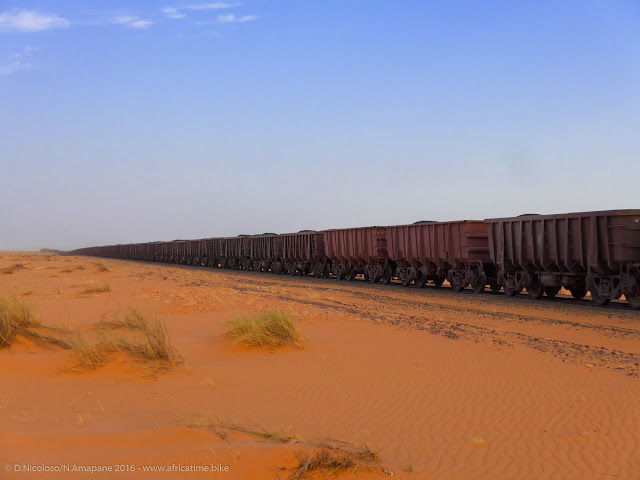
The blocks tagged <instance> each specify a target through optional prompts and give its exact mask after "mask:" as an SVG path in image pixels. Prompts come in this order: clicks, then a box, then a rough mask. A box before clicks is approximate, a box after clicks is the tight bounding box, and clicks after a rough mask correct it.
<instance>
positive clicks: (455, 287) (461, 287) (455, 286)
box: [451, 282, 467, 292]
mask: <svg viewBox="0 0 640 480" xmlns="http://www.w3.org/2000/svg"><path fill="white" fill-rule="evenodd" d="M451 288H453V291H454V292H461V291H463V290H464V289H465V288H467V286H466V285H463V284H461V283H460V284H458V283H455V282H451Z"/></svg>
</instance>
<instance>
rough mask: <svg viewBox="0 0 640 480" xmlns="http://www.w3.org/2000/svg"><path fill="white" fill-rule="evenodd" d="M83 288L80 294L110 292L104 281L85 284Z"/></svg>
mask: <svg viewBox="0 0 640 480" xmlns="http://www.w3.org/2000/svg"><path fill="white" fill-rule="evenodd" d="M83 288H84V290H83V291H82V293H104V292H110V291H111V287H110V286H109V284H108V283H107V282H106V281H105V282H89V283H85V284H84V287H83Z"/></svg>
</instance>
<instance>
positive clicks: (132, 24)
mask: <svg viewBox="0 0 640 480" xmlns="http://www.w3.org/2000/svg"><path fill="white" fill-rule="evenodd" d="M113 23H117V24H119V25H125V26H127V27H129V28H133V29H134V30H144V29H147V28H149V27H150V26H151V25H152V24H153V22H152V21H151V20H143V19H141V18H139V17H136V16H123V17H116V18H114V19H113Z"/></svg>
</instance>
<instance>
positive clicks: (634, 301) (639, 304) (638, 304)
mask: <svg viewBox="0 0 640 480" xmlns="http://www.w3.org/2000/svg"><path fill="white" fill-rule="evenodd" d="M625 296H626V297H627V303H628V304H629V306H630V307H631V308H633V309H634V310H637V309H640V295H638V296H635V297H634V296H631V295H629V294H627V295H625Z"/></svg>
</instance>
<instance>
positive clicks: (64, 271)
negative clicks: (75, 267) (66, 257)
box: [60, 267, 71, 273]
mask: <svg viewBox="0 0 640 480" xmlns="http://www.w3.org/2000/svg"><path fill="white" fill-rule="evenodd" d="M60 273H71V269H70V268H69V267H64V268H62V269H60Z"/></svg>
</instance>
